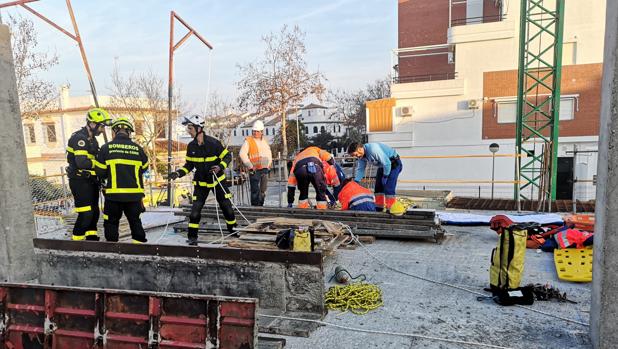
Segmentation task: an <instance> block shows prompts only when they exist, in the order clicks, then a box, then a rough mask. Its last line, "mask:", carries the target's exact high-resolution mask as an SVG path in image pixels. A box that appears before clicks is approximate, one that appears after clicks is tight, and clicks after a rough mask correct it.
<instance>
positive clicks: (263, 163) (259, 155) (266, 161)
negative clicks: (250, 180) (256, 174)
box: [238, 137, 273, 170]
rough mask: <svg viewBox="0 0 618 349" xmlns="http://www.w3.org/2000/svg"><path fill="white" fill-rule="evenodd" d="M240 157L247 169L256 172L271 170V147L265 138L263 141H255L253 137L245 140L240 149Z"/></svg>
mask: <svg viewBox="0 0 618 349" xmlns="http://www.w3.org/2000/svg"><path fill="white" fill-rule="evenodd" d="M238 155H239V156H240V160H241V161H242V163H243V164H244V165H245V167H247V168H253V169H255V170H261V169H263V168H270V165H271V163H272V161H273V155H272V152H271V151H270V146H269V145H268V142H267V141H266V138H264V137H262V139H255V138H253V137H247V138H245V142H244V143H243V144H242V146H241V147H240V152H239V154H238Z"/></svg>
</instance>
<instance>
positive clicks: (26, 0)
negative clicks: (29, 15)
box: [0, 0, 39, 8]
mask: <svg viewBox="0 0 618 349" xmlns="http://www.w3.org/2000/svg"><path fill="white" fill-rule="evenodd" d="M35 1H39V0H18V1H10V2H6V3H4V4H0V8H4V7H11V6H16V5H22V6H23V5H24V4H27V3H29V2H35Z"/></svg>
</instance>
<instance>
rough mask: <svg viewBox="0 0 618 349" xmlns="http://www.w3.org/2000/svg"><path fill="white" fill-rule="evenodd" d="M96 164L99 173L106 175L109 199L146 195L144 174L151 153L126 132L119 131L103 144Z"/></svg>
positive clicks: (137, 197)
mask: <svg viewBox="0 0 618 349" xmlns="http://www.w3.org/2000/svg"><path fill="white" fill-rule="evenodd" d="M95 166H96V171H97V175H99V177H101V178H102V179H107V182H106V184H105V189H104V193H105V199H106V200H111V201H124V202H128V201H140V200H141V199H142V198H143V197H144V180H143V176H142V175H143V173H144V171H145V170H146V169H147V168H148V156H146V153H144V149H142V147H140V146H139V145H137V144H136V143H134V142H133V141H132V140H131V139H130V138H129V137H128V136H127V135H124V134H122V133H121V134H117V135H116V137H115V138H114V140H112V141H111V142H109V143H107V144H105V145H103V147H101V151H99V155H98V156H97V161H96V162H95Z"/></svg>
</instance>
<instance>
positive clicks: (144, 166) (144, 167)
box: [142, 162, 150, 170]
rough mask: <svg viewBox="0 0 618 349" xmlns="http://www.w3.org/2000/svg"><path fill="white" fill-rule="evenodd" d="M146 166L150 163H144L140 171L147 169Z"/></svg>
mask: <svg viewBox="0 0 618 349" xmlns="http://www.w3.org/2000/svg"><path fill="white" fill-rule="evenodd" d="M148 166H150V163H148V162H146V163H145V164H143V165H142V170H145V169H147V168H148Z"/></svg>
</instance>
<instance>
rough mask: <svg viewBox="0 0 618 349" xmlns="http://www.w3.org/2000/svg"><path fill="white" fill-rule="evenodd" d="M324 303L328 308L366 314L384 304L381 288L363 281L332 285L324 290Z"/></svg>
mask: <svg viewBox="0 0 618 349" xmlns="http://www.w3.org/2000/svg"><path fill="white" fill-rule="evenodd" d="M324 303H325V305H326V307H327V308H328V309H329V310H340V311H348V310H349V311H351V312H352V313H354V314H356V315H363V314H367V313H368V312H369V311H371V310H375V309H377V308H379V307H381V306H382V305H384V302H383V301H382V290H380V288H379V287H378V286H377V285H374V284H369V283H365V282H358V283H352V284H349V285H345V286H339V285H336V286H332V287H331V288H329V289H328V291H327V292H326V295H325V297H324Z"/></svg>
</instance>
